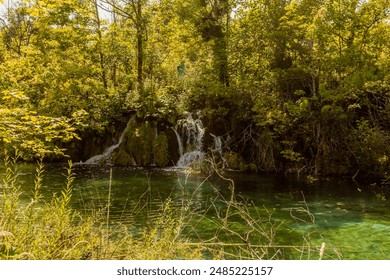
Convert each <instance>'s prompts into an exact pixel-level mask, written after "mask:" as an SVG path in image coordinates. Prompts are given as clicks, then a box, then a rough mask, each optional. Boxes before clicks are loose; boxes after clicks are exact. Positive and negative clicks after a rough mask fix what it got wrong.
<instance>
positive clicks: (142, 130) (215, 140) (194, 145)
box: [84, 112, 226, 168]
mask: <svg viewBox="0 0 390 280" xmlns="http://www.w3.org/2000/svg"><path fill="white" fill-rule="evenodd" d="M158 127H159V126H158V123H157V121H140V120H138V119H137V118H136V117H135V116H133V117H131V118H130V120H129V121H128V123H127V125H126V128H125V129H124V130H123V132H122V134H121V135H120V137H119V140H118V141H117V143H114V144H112V145H111V146H109V147H107V148H106V149H105V150H104V151H103V152H102V153H100V154H96V155H94V156H92V157H90V158H89V159H88V160H86V161H85V162H84V163H85V164H101V165H104V164H107V165H120V166H158V167H166V166H175V167H178V168H185V167H188V166H192V167H199V165H200V164H201V163H202V162H203V160H204V158H205V157H206V154H207V152H210V153H213V154H214V155H216V156H217V157H218V158H219V160H221V159H222V162H223V166H226V160H225V159H224V158H223V153H222V146H223V142H222V138H221V137H220V136H215V135H213V134H211V133H210V134H209V135H210V137H208V138H209V140H211V141H209V142H210V143H209V146H210V147H209V148H207V147H206V148H205V147H204V146H207V145H205V144H204V138H205V133H206V128H205V127H204V126H203V123H202V121H201V119H200V118H199V117H198V116H196V117H195V118H194V117H193V115H192V114H191V113H188V112H186V113H185V114H184V117H183V118H182V119H179V120H178V121H177V124H176V125H175V127H174V128H165V129H161V128H160V129H158Z"/></svg>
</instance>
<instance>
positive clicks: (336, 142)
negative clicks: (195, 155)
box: [0, 0, 390, 176]
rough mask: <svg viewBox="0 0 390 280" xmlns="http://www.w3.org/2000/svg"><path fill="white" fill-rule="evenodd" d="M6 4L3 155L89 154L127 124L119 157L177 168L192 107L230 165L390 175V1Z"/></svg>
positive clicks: (2, 24) (58, 157)
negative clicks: (180, 135) (179, 127)
mask: <svg viewBox="0 0 390 280" xmlns="http://www.w3.org/2000/svg"><path fill="white" fill-rule="evenodd" d="M0 2H1V1H0ZM2 2H4V1H2ZM12 2H13V4H12V5H11V6H7V7H8V8H7V9H5V10H4V12H3V14H2V15H1V17H0V99H1V102H0V149H1V150H4V151H7V152H10V151H15V150H17V151H18V152H19V154H20V155H21V157H22V158H23V159H25V160H28V161H31V160H35V159H36V158H42V157H45V158H46V160H50V161H62V160H64V159H65V158H67V157H70V158H72V159H73V160H75V161H80V160H81V161H85V160H86V159H88V158H89V157H91V156H93V155H96V154H99V153H102V152H103V151H104V149H105V148H107V147H108V146H110V145H112V144H114V143H117V142H118V140H119V137H120V136H121V134H122V132H123V131H124V129H125V128H126V127H127V129H126V135H125V138H124V139H123V141H122V144H121V146H120V147H119V148H118V149H117V151H116V152H115V153H114V154H113V158H112V161H113V163H114V164H117V165H134V164H136V165H142V166H146V165H150V164H152V163H153V164H156V165H158V166H170V165H174V163H175V162H176V161H177V158H178V153H177V143H176V138H175V135H174V131H173V130H172V128H174V127H175V125H176V123H177V121H178V120H179V119H182V118H183V115H184V114H185V112H193V113H194V114H196V115H197V116H199V117H200V118H201V120H202V122H203V124H204V126H205V127H206V128H207V132H208V133H206V138H205V142H206V146H207V142H211V141H212V140H211V139H210V136H208V135H209V133H212V134H214V135H218V136H221V137H222V139H223V144H224V146H223V152H224V154H223V155H224V157H225V158H226V161H227V163H228V166H229V167H230V168H237V169H241V170H252V171H268V172H276V171H285V172H305V173H308V174H316V175H320V174H327V175H330V174H331V175H345V174H349V175H351V176H353V175H356V174H358V173H359V174H363V175H381V176H384V175H386V174H388V172H389V170H390V169H389V167H390V166H389V165H390V162H389V156H390V146H389V143H390V103H389V96H390V18H389V14H390V2H389V0H367V1H359V0H273V1H271V0H257V1H255V0H191V1H190V0H160V1H158V0H154V1H153V0H149V1H148V0H125V1H119V0H106V1H97V0H62V1H54V0H34V1H33V0H25V1H12Z"/></svg>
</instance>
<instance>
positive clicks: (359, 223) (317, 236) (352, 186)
mask: <svg viewBox="0 0 390 280" xmlns="http://www.w3.org/2000/svg"><path fill="white" fill-rule="evenodd" d="M34 169H35V167H34V166H32V165H24V166H21V168H20V177H19V178H20V181H21V182H22V186H21V188H22V197H23V198H25V199H28V197H30V196H31V195H32V192H33V183H32V182H33V178H34V175H33V174H34ZM1 172H2V173H3V169H1ZM74 172H75V174H76V179H75V181H74V188H73V197H72V202H71V203H72V207H74V208H75V209H77V210H79V211H80V212H81V213H87V214H88V213H90V212H96V211H97V210H99V209H107V208H106V207H107V202H108V193H109V186H110V183H109V178H110V168H109V167H99V166H88V165H76V166H75V169H74ZM65 173H66V168H65V167H64V166H61V165H48V166H46V167H45V173H44V181H43V188H42V192H43V195H44V197H45V198H46V199H48V200H49V199H50V198H51V197H52V195H53V193H60V191H61V189H62V188H63V187H64V185H65V177H64V175H63V174H65ZM0 176H1V174H0ZM224 176H225V177H228V178H231V179H233V180H234V189H235V196H236V199H237V201H239V202H240V205H241V206H242V207H244V206H245V209H246V210H247V211H248V212H250V213H251V214H253V215H254V216H256V215H257V217H258V218H257V219H262V221H264V224H269V223H268V222H269V218H270V217H271V220H272V222H271V223H270V224H272V225H274V227H275V231H276V234H275V236H274V238H273V244H276V245H278V246H281V247H280V248H282V247H283V246H284V245H285V246H287V247H291V246H296V247H294V248H291V250H287V249H286V248H284V249H283V248H282V249H283V250H282V249H280V250H279V251H278V252H277V254H278V258H282V259H318V257H319V255H318V251H319V247H321V244H322V243H323V242H325V254H324V256H323V258H324V259H327V258H328V259H335V258H336V259H337V258H341V259H390V237H389V233H390V200H389V199H388V198H387V199H386V197H385V196H384V194H383V190H378V189H375V188H373V187H372V186H369V185H367V186H366V185H357V184H356V183H353V182H351V181H349V180H319V181H315V182H312V183H308V182H307V181H306V180H298V179H297V178H288V177H285V176H278V175H248V174H242V173H237V172H230V173H228V174H224ZM230 194H231V192H230V190H229V182H228V181H227V180H223V179H221V178H216V177H215V176H214V177H209V178H206V177H205V176H204V175H200V174H190V175H189V174H185V173H183V172H182V171H179V170H175V169H165V170H162V169H134V168H120V167H115V168H113V169H112V181H111V193H110V209H109V210H110V219H111V222H112V224H115V223H117V222H120V223H122V224H125V225H126V226H128V227H129V229H130V230H132V231H133V232H135V234H136V233H137V231H138V232H139V231H141V230H142V228H144V227H146V226H148V225H149V224H151V223H152V222H153V221H154V220H155V219H157V218H158V217H159V216H161V211H162V210H161V209H162V206H163V205H164V203H165V202H166V201H167V200H169V201H171V204H170V207H172V211H173V212H172V213H174V215H180V214H182V213H183V211H184V210H183V209H184V208H185V207H187V208H188V207H189V208H191V211H190V213H191V215H192V217H194V218H195V220H196V222H195V223H196V224H195V225H191V227H188V228H187V229H186V230H184V231H183V234H186V236H187V237H188V238H189V239H190V240H193V241H199V240H206V239H208V238H212V237H213V236H214V237H215V234H216V232H220V228H218V227H219V226H220V223H218V222H216V219H217V215H218V214H220V215H222V216H223V213H224V211H226V201H228V200H229V199H230ZM204 213H207V214H206V215H204ZM221 213H222V214H221ZM199 217H201V218H199ZM235 219H236V218H235V217H234V216H233V217H232V218H231V221H232V222H233V223H232V224H233V227H234V230H235V232H237V233H240V234H242V235H245V234H246V233H245V230H246V228H245V227H244V226H242V225H240V223H241V222H242V221H241V220H240V219H239V218H237V219H236V220H235ZM241 226H242V227H241ZM252 237H253V234H252ZM256 238H257V237H256V236H254V240H258V241H259V242H261V240H262V239H261V238H260V237H259V239H256ZM218 240H219V241H224V242H236V241H237V240H235V239H234V238H230V237H229V236H228V234H225V236H223V234H221V236H220V237H219V239H218Z"/></svg>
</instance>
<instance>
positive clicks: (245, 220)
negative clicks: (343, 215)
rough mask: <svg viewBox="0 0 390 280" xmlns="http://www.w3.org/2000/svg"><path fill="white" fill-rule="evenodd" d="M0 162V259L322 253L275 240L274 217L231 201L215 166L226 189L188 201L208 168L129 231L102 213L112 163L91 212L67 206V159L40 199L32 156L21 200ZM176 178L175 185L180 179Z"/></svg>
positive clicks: (12, 169) (13, 173)
mask: <svg viewBox="0 0 390 280" xmlns="http://www.w3.org/2000/svg"><path fill="white" fill-rule="evenodd" d="M4 166H5V170H4V176H3V181H2V188H1V189H0V192H1V197H0V207H1V213H0V259H39V260H50V259H59V260H61V259H75V260H81V259H105V260H107V259H116V260H118V259H281V258H283V257H284V250H296V251H298V252H301V253H302V255H303V252H305V251H310V252H312V251H313V250H316V251H317V252H318V254H319V255H320V259H322V258H324V257H326V255H325V254H324V248H325V246H322V247H321V248H313V247H312V246H311V244H310V243H309V242H307V243H306V245H301V246H294V245H283V244H278V243H277V242H276V236H277V233H278V229H279V227H280V225H281V222H278V221H275V220H274V219H273V218H272V215H271V213H270V212H268V210H267V209H263V211H260V210H257V211H255V212H253V211H252V210H250V208H249V206H248V205H249V204H250V201H245V200H240V201H239V200H238V198H236V196H235V190H234V182H233V181H232V180H230V179H228V178H225V177H224V176H223V175H222V174H221V173H220V172H219V171H216V172H215V174H216V175H217V176H220V177H221V178H222V179H223V180H225V181H226V182H227V183H228V194H226V193H225V195H222V194H221V193H220V192H218V191H217V190H215V193H216V194H217V195H216V196H215V197H214V198H213V199H210V202H209V203H208V204H207V205H206V209H204V210H199V209H198V208H196V206H194V203H193V196H194V195H196V194H197V192H198V191H200V190H201V187H202V185H203V184H204V183H205V182H206V181H207V180H208V179H209V178H210V176H211V175H210V176H208V177H206V178H205V180H204V181H203V182H202V183H200V184H199V186H198V188H197V189H196V190H195V191H194V193H193V194H192V197H188V198H186V199H183V200H182V202H181V207H180V208H179V209H178V208H177V207H173V201H172V200H171V199H167V200H165V201H162V203H161V208H160V211H159V212H158V214H157V218H155V220H154V221H152V222H150V223H149V224H148V226H145V227H144V228H143V229H141V233H140V234H134V233H133V232H131V230H129V226H128V225H125V224H124V223H121V222H114V221H110V204H111V188H112V171H110V177H109V184H108V195H107V203H106V207H105V208H104V209H101V210H100V211H97V212H96V213H94V214H91V213H89V214H81V213H79V212H78V211H76V210H74V209H72V207H71V206H70V201H71V198H72V192H73V184H74V179H75V175H74V173H73V165H72V162H68V167H67V169H66V172H65V174H64V175H65V176H64V188H63V190H62V191H61V193H60V194H59V195H57V194H54V195H53V196H52V198H51V200H47V199H43V196H42V194H41V188H42V182H43V177H44V165H43V163H42V161H39V162H38V163H37V168H36V179H35V183H34V186H32V187H33V188H32V189H33V190H34V192H33V194H32V197H31V201H30V202H27V203H26V202H24V201H22V200H21V199H20V191H19V187H18V185H19V178H18V165H17V161H16V160H12V159H11V158H10V157H8V156H6V157H5V165H4ZM180 184H183V182H180ZM184 184H186V180H185V181H184ZM180 186H181V188H182V189H183V190H184V189H185V187H186V186H185V185H180ZM150 189H151V187H150V188H149V191H150ZM144 196H145V197H146V202H145V203H143V202H142V201H141V199H143V198H140V203H139V206H138V207H148V206H145V204H147V203H148V194H147V193H145V194H144V195H143V197H144ZM225 196H226V197H227V198H225ZM183 197H184V196H183ZM47 201H49V202H47ZM221 205H222V206H223V207H221ZM305 211H308V209H305ZM134 212H135V213H136V212H137V209H134ZM206 213H207V215H206ZM210 213H212V214H213V218H212V219H211V218H210V215H209V214H210ZM309 217H310V215H309ZM205 223H207V224H208V225H209V226H210V227H212V228H213V229H212V232H211V233H210V235H209V236H207V237H205V236H204V235H203V234H202V232H201V230H202V227H203V225H204V224H205ZM194 236H195V237H194ZM196 236H197V237H198V238H196ZM305 238H306V237H305ZM304 240H306V241H308V239H304ZM317 256H318V255H317ZM317 258H318V257H317Z"/></svg>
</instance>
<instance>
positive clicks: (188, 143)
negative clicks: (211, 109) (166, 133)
mask: <svg viewBox="0 0 390 280" xmlns="http://www.w3.org/2000/svg"><path fill="white" fill-rule="evenodd" d="M185 116H186V118H185V119H182V120H179V121H178V123H177V125H176V126H175V128H174V129H173V130H174V131H175V134H176V137H177V142H178V145H179V154H180V159H179V161H178V162H177V163H176V166H177V167H179V168H184V167H187V166H189V165H190V164H192V163H196V162H200V161H201V160H202V159H203V158H204V155H205V153H204V152H203V151H202V148H203V137H204V133H205V128H204V127H203V123H202V121H201V120H200V119H199V118H197V119H194V118H193V117H192V115H191V113H189V112H185ZM180 128H181V134H180V133H179V131H180Z"/></svg>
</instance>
